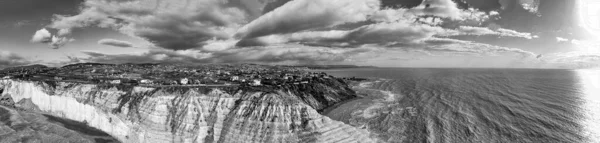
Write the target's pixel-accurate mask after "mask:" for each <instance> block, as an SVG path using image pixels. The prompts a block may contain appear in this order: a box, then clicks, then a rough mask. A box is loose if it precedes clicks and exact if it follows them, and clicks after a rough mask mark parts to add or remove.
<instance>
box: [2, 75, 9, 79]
mask: <svg viewBox="0 0 600 143" xmlns="http://www.w3.org/2000/svg"><path fill="white" fill-rule="evenodd" d="M10 78H11V77H10V76H5V77H4V78H2V79H10Z"/></svg>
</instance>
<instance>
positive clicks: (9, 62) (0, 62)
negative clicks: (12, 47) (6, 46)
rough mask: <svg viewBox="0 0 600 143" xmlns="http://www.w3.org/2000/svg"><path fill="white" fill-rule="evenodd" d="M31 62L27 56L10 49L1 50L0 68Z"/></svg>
mask: <svg viewBox="0 0 600 143" xmlns="http://www.w3.org/2000/svg"><path fill="white" fill-rule="evenodd" d="M27 64H31V61H29V60H27V58H25V57H22V56H20V55H17V54H15V53H12V52H9V51H0V69H2V68H7V67H14V66H22V65H27Z"/></svg>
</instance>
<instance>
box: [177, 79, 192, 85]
mask: <svg viewBox="0 0 600 143" xmlns="http://www.w3.org/2000/svg"><path fill="white" fill-rule="evenodd" d="M189 81H190V80H189V79H187V78H182V79H181V80H180V82H179V83H181V85H186V84H188V82H189Z"/></svg>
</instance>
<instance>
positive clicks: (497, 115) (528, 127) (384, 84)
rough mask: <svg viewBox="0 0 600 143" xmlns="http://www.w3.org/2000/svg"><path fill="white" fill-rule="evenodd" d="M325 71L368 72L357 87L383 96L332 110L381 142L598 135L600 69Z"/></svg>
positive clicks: (509, 141)
mask: <svg viewBox="0 0 600 143" xmlns="http://www.w3.org/2000/svg"><path fill="white" fill-rule="evenodd" d="M321 71H323V72H326V73H328V74H331V75H334V76H338V77H364V78H369V79H371V80H368V81H366V82H363V83H360V84H357V85H356V86H355V87H354V88H358V89H359V92H363V93H373V92H372V90H377V91H379V92H380V93H381V94H380V95H382V96H380V97H379V98H368V97H369V95H365V97H363V98H365V99H366V100H355V101H350V102H348V103H344V104H348V106H343V105H342V106H339V108H340V109H334V110H333V111H331V112H329V113H328V114H327V116H330V117H331V118H333V119H336V120H343V121H344V122H346V123H348V124H351V125H353V126H356V127H360V128H363V129H366V130H368V131H369V132H371V134H372V136H373V137H377V138H379V139H380V141H381V142H407V143H422V142H429V143H600V70H558V69H434V68H431V69H426V68H422V69H417V68H356V69H335V70H321ZM366 91H370V92H366ZM342 108H343V109H342ZM348 110H352V111H351V112H347V111H348ZM334 114H346V115H334Z"/></svg>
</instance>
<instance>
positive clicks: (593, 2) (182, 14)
mask: <svg viewBox="0 0 600 143" xmlns="http://www.w3.org/2000/svg"><path fill="white" fill-rule="evenodd" d="M82 62H99V63H179V64H204V63H259V64H293V65H305V64H352V65H365V66H380V67H441V68H446V67H448V68H566V69H585V68H599V67H600V1H597V0H169V1H164V0H60V1H56V0H2V1H0V68H5V67H11V66H21V65H30V64H44V65H49V66H62V65H66V64H73V63H82Z"/></svg>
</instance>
